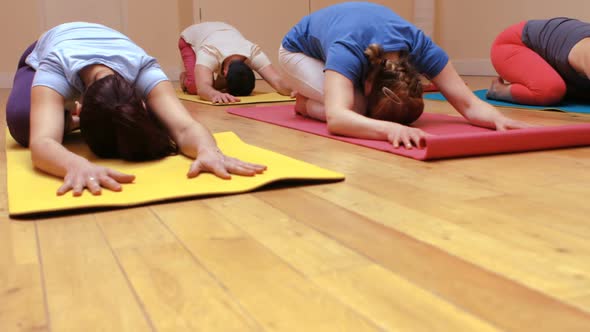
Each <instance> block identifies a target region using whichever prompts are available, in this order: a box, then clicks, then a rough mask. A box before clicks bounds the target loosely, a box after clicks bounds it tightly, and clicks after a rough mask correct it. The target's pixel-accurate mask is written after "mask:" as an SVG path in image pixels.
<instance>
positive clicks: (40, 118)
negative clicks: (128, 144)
mask: <svg viewBox="0 0 590 332" xmlns="http://www.w3.org/2000/svg"><path fill="white" fill-rule="evenodd" d="M30 132H31V137H30V140H29V142H30V143H29V148H30V149H31V158H32V160H33V165H34V166H35V167H36V168H38V169H40V170H42V171H44V172H46V173H49V174H52V175H55V176H57V177H60V178H64V183H63V185H62V186H61V187H60V188H59V189H58V191H57V194H58V195H62V194H65V193H66V192H68V191H70V190H72V192H73V194H74V195H75V196H79V195H81V194H82V191H83V190H84V188H88V190H90V192H92V193H93V194H95V195H98V194H100V192H101V187H105V188H108V189H110V190H113V191H120V190H121V185H120V183H129V182H132V181H133V180H134V178H135V177H134V176H133V175H128V174H123V173H120V172H117V171H115V170H112V169H109V168H106V167H102V166H98V165H94V164H92V163H90V162H89V161H88V160H87V159H86V158H83V157H81V156H78V155H76V154H74V153H72V152H70V151H69V150H67V149H66V148H65V147H64V146H63V145H62V144H61V142H62V139H63V133H64V98H63V97H62V96H61V95H60V94H59V93H57V92H56V91H55V90H52V89H50V88H48V87H45V86H35V87H33V89H32V91H31V131H30Z"/></svg>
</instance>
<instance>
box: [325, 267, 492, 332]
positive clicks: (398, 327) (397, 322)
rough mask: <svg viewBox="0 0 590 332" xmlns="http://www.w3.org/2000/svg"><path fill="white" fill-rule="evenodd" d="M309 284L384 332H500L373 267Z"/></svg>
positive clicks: (357, 268) (335, 272)
mask: <svg viewBox="0 0 590 332" xmlns="http://www.w3.org/2000/svg"><path fill="white" fill-rule="evenodd" d="M313 280H314V281H315V282H317V283H318V284H319V285H321V286H322V287H323V288H325V289H328V290H329V291H330V292H332V294H334V296H338V297H339V298H340V299H341V301H343V302H344V303H348V304H349V305H350V306H352V307H353V308H355V309H356V310H358V311H360V312H361V313H363V314H364V315H366V316H367V317H371V318H372V319H373V320H375V321H376V322H377V323H378V324H379V325H380V326H384V327H385V328H386V330H388V331H425V332H426V331H441V332H447V331H500V330H499V329H496V328H495V327H493V326H492V325H490V324H489V323H486V322H483V321H482V320H480V319H478V318H476V317H474V316H472V315H470V314H469V313H467V312H465V311H464V310H463V309H461V308H458V307H456V306H454V305H452V304H450V303H448V302H445V301H444V299H441V298H439V297H438V296H437V295H436V294H433V293H430V292H428V291H426V290H423V289H421V288H419V287H417V286H416V285H414V284H412V283H410V282H409V281H407V280H405V279H403V278H402V277H400V276H398V275H396V274H394V273H392V272H391V271H389V270H387V269H385V268H383V267H381V266H379V265H377V264H371V265H367V266H362V267H353V268H350V269H347V270H341V271H334V272H332V273H329V274H325V275H321V276H316V277H315V278H313Z"/></svg>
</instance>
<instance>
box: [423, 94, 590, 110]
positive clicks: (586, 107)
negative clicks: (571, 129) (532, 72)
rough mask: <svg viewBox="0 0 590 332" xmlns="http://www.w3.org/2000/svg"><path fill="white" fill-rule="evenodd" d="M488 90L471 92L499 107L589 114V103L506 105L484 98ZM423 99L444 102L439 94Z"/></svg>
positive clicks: (503, 102)
mask: <svg viewBox="0 0 590 332" xmlns="http://www.w3.org/2000/svg"><path fill="white" fill-rule="evenodd" d="M487 91H488V90H485V89H484V90H476V91H473V93H475V95H476V96H478V97H479V98H480V99H482V100H485V101H486V102H488V103H490V104H492V105H494V106H499V107H513V108H526V109H532V110H558V111H563V112H572V113H586V114H590V103H589V104H582V103H575V102H571V101H565V102H562V103H560V104H558V105H552V106H533V105H522V104H514V103H508V102H505V101H499V100H493V99H488V98H486V92H487ZM424 99H428V100H440V101H445V100H446V99H445V97H444V96H443V95H442V94H441V93H440V92H437V93H426V94H424Z"/></svg>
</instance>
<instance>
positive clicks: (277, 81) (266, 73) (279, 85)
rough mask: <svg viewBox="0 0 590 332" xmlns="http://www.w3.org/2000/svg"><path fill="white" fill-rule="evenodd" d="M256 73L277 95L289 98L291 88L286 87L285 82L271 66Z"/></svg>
mask: <svg viewBox="0 0 590 332" xmlns="http://www.w3.org/2000/svg"><path fill="white" fill-rule="evenodd" d="M258 73H259V74H260V76H262V78H263V79H264V80H265V81H267V82H268V84H270V86H272V88H273V89H275V90H276V91H277V92H278V93H280V94H282V95H283V96H289V95H290V94H291V88H290V87H289V86H288V84H287V82H285V80H283V78H282V77H281V75H280V74H279V72H278V70H276V68H275V67H274V66H273V65H272V64H270V65H268V66H265V67H264V68H262V69H260V71H259V72H258Z"/></svg>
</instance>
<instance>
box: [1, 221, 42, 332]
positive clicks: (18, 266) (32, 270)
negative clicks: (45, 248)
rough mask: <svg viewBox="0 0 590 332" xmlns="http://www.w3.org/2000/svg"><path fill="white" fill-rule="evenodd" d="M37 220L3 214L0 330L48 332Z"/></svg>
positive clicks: (7, 331)
mask: <svg viewBox="0 0 590 332" xmlns="http://www.w3.org/2000/svg"><path fill="white" fill-rule="evenodd" d="M44 303H45V298H44V295H43V280H42V278H41V265H40V264H39V258H38V256H37V238H36V231H35V222H33V221H31V222H13V221H11V220H10V219H8V218H6V217H0V331H3V332H5V331H6V332H9V331H49V321H48V317H47V315H46V312H45V305H44Z"/></svg>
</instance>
